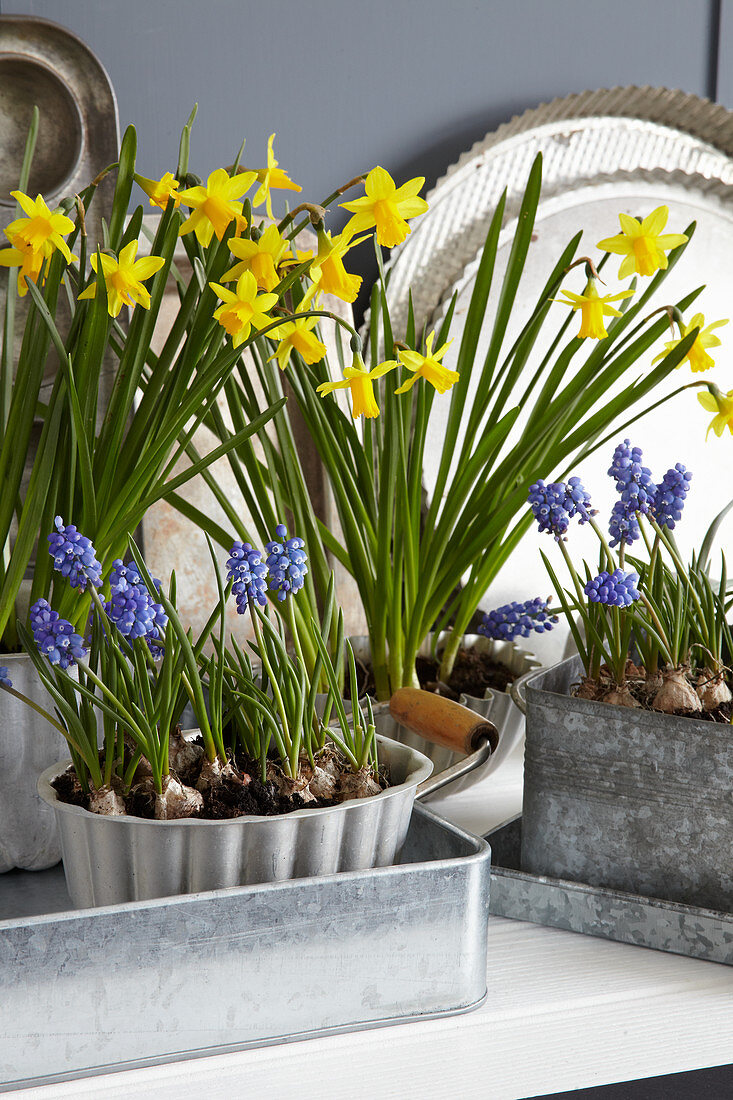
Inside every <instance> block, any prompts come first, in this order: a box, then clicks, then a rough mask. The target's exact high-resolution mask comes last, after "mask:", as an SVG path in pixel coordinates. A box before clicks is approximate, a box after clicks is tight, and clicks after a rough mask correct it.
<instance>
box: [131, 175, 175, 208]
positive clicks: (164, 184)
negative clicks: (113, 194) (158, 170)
mask: <svg viewBox="0 0 733 1100" xmlns="http://www.w3.org/2000/svg"><path fill="white" fill-rule="evenodd" d="M135 183H136V184H137V185H138V187H141V188H142V190H143V191H144V192H145V194H146V195H147V196H148V198H149V199H150V205H151V206H159V207H160V209H161V210H165V209H166V207H167V206H168V200H169V199H170V198H171V196H172V197H173V206H174V207H176V208H178V207H179V206H180V205H181V196H180V195H179V194H178V188H179V187H180V186H181V185H180V183H179V182H178V180H177V179H176V177H175V176H174V175H173V173H172V172H166V173H165V175H164V176H163V177H162V178H161V179H159V180H149V179H148V178H147V176H139V175H138V174H137V172H136V173H135Z"/></svg>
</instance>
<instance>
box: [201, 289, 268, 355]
mask: <svg viewBox="0 0 733 1100" xmlns="http://www.w3.org/2000/svg"><path fill="white" fill-rule="evenodd" d="M209 286H210V287H211V288H212V290H215V291H216V293H217V294H218V295H219V297H220V298H221V300H222V302H223V303H224V304H223V305H221V306H219V308H218V309H217V310H216V311H215V313H214V317H215V318H216V320H217V321H218V322H219V324H220V325H221V326H222V328H224V329H225V330H226V331H227V332H228V333H229V335H230V336H231V337H232V343H233V344H234V347H235V348H238V347H239V345H240V344H241V343H242V342H243V341H244V340H246V339H247V337H248V336H249V334H250V330H251V329H252V328H258V329H259V328H264V327H265V326H266V325H269V324H271V323H272V321H273V320H274V319H275V318H274V317H270V316H269V314H268V312H267V311H268V310H269V309H272V307H273V306H274V305H275V303H276V302H277V294H258V293H257V280H256V279H255V277H254V275H253V274H252V272H251V271H245V272H244V274H243V275H240V277H239V280H238V281H237V288H236V291H232V290H227V288H226V287H224V286H220V285H219V284H218V283H209Z"/></svg>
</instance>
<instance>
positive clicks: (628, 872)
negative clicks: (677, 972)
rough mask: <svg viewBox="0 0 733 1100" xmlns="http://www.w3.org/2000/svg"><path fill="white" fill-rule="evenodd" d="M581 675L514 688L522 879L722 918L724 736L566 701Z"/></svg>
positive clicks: (729, 898) (687, 721) (682, 722)
mask: <svg viewBox="0 0 733 1100" xmlns="http://www.w3.org/2000/svg"><path fill="white" fill-rule="evenodd" d="M581 675H582V666H581V663H580V659H579V658H578V657H573V658H570V659H568V660H566V661H563V662H561V663H560V664H558V665H555V666H554V667H553V668H550V669H547V670H543V671H541V672H538V673H537V674H536V675H534V676H532V677H531V678H529V679H528V681H527V684H526V696H527V743H526V750H525V772H524V784H525V785H524V806H523V811H522V814H523V816H522V863H521V865H522V870H523V871H527V872H529V873H530V874H534V875H549V876H551V877H553V878H560V879H571V880H572V881H575V882H583V883H588V884H590V885H591V886H605V887H609V888H611V889H615V890H624V891H627V892H629V893H632V894H642V895H644V896H647V897H657V898H668V899H669V900H671V901H677V902H682V903H684V904H688V905H695V906H704V907H707V908H710V909H716V910H722V911H724V912H731V911H733V859H732V858H731V855H732V853H733V736H732V732H733V731H732V730H731V726H729V725H722V724H716V723H714V722H705V721H701V720H699V719H695V718H678V717H674V716H669V715H665V714H656V713H653V712H649V711H643V710H636V709H630V708H626V707H619V706H613V705H611V704H608V703H599V702H593V701H590V700H586V699H576V698H574V697H572V696H571V695H570V694H569V692H570V688H571V685H572V684H573V683H574V682H577V681H579V679H580V677H581Z"/></svg>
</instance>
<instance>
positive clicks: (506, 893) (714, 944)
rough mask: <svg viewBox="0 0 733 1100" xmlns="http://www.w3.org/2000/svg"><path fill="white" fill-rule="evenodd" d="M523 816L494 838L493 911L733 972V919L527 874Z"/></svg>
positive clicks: (728, 915)
mask: <svg viewBox="0 0 733 1100" xmlns="http://www.w3.org/2000/svg"><path fill="white" fill-rule="evenodd" d="M521 826H522V822H521V817H516V818H512V820H511V821H507V822H504V824H503V825H500V826H499V827H498V828H496V829H494V830H493V831H492V832H490V833H489V834H488V836H487V837H486V839H487V840H488V841H489V843H490V844H491V851H492V868H491V913H492V914H493V915H494V916H497V917H508V918H509V919H510V920H526V921H531V922H532V923H533V924H543V925H546V926H547V927H549V928H560V929H562V930H563V931H565V932H579V933H581V934H582V935H585V936H598V937H600V938H601V939H606V940H615V941H617V942H618V943H630V944H633V945H634V946H636V947H649V948H652V949H653V950H655V951H670V952H672V953H673V954H675V955H688V956H690V957H691V958H695V959H706V960H707V961H708V962H718V963H725V964H727V965H728V966H733V913H730V912H721V911H718V910H715V909H703V908H700V907H699V906H694V905H683V904H681V903H680V902H674V901H667V900H665V899H664V898H648V897H642V896H641V895H640V894H631V893H626V892H624V891H621V890H609V889H605V888H604V887H602V886H590V885H588V884H587V883H583V882H570V881H569V880H568V879H561V878H553V877H550V876H549V875H537V874H530V873H529V872H528V871H522V870H520V869H519V868H520V858H519V852H520V845H521Z"/></svg>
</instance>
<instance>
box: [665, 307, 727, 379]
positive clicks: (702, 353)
mask: <svg viewBox="0 0 733 1100" xmlns="http://www.w3.org/2000/svg"><path fill="white" fill-rule="evenodd" d="M727 324H728V318H726V319H725V320H723V321H713V323H712V324H711V325H708V327H707V328H705V327H704V326H705V317H704V315H703V314H702V313H696V314H695V316H694V317H693V318H692V320H691V321H689V322H688V324H686V325H681V326H680V338H679V340H670V341H669V342H668V343H666V344H665V345H664V351H662V352H660V353H659V355H657V356H656V358H655V359H652V363H657V362H659V360H660V359H664V357H665V355H667V353H668V352H670V351H671V350H672V348H676V347H677V345H678V344H679V343H680V341H681V340H684V338H685V336H689V334H690V333H691V332H692V330H693V329H694V328H699V329H700V331H699V333H698V334H697V338H696V339H695V342H694V344H693V345H692V347H691V348H690V350H689V351H688V353H687V355H686V356H685V359H688V360H689V363H690V366H691V367H692V370H693V372H694V373H697V372H699V371H704V370H710V368H711V367H714V366H715V361H714V359H713V357H712V355H708V352H707V349H708V348H717V347H720V338H719V337H718V336H715V335H714V334H713V329H714V328H720V327H721V326H722V325H727ZM677 366H678V367H681V366H682V363H678V364H677Z"/></svg>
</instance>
